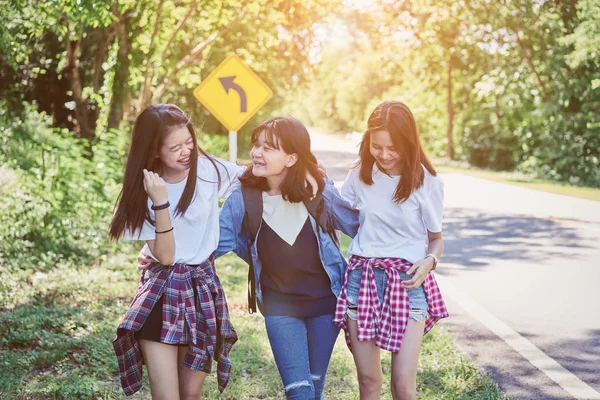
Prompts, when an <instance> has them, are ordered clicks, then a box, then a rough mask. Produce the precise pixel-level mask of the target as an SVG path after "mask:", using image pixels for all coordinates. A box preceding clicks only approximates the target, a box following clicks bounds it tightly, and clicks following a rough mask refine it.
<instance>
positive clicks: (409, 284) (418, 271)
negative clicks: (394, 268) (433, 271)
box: [402, 262, 427, 290]
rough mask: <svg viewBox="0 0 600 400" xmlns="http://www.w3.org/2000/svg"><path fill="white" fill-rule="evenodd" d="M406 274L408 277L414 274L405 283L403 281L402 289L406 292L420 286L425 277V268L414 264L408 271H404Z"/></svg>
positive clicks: (419, 264) (417, 263) (418, 263)
mask: <svg viewBox="0 0 600 400" xmlns="http://www.w3.org/2000/svg"><path fill="white" fill-rule="evenodd" d="M406 273H407V274H409V275H413V274H414V276H413V277H412V278H411V279H409V280H407V281H403V282H402V287H403V288H405V289H407V290H411V289H416V288H418V287H419V286H421V285H422V284H423V281H424V280H425V276H426V275H427V272H426V266H425V265H423V264H422V263H420V262H416V263H414V264H413V266H412V267H410V269H409V270H408V271H406Z"/></svg>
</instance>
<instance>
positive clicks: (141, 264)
mask: <svg viewBox="0 0 600 400" xmlns="http://www.w3.org/2000/svg"><path fill="white" fill-rule="evenodd" d="M137 262H138V263H137V268H138V269H139V270H145V269H148V268H150V265H152V263H153V262H154V260H153V259H152V257H150V256H148V255H146V254H144V253H141V252H140V254H138V257H137Z"/></svg>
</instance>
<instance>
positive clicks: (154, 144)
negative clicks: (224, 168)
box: [109, 104, 221, 239]
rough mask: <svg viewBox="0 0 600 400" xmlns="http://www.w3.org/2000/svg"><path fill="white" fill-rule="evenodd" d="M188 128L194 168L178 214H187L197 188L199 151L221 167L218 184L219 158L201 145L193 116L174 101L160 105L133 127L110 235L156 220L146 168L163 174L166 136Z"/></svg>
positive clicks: (154, 106)
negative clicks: (147, 188)
mask: <svg viewBox="0 0 600 400" xmlns="http://www.w3.org/2000/svg"><path fill="white" fill-rule="evenodd" d="M182 127H186V128H187V129H188V130H189V131H190V134H191V136H192V140H193V142H194V146H193V148H192V152H191V155H190V171H189V175H188V177H187V182H186V184H185V188H184V190H183V194H182V195H181V199H180V200H179V203H178V204H177V207H176V209H175V215H183V214H184V213H185V212H186V210H187V209H188V207H189V206H190V203H191V202H192V199H193V198H194V194H195V191H196V178H197V173H198V153H200V154H202V155H204V156H205V157H207V158H208V159H209V160H210V161H211V162H212V164H213V166H214V167H215V169H216V170H217V177H218V184H219V185H220V182H221V175H220V173H219V169H218V168H217V166H216V164H215V161H214V160H213V159H212V157H210V156H209V155H208V154H207V153H206V152H204V150H202V149H201V148H200V147H199V146H198V141H197V139H196V131H195V129H194V126H193V125H192V123H191V120H190V117H189V116H188V115H187V114H185V113H184V112H183V111H181V109H180V108H179V107H177V106H175V105H173V104H156V105H153V106H150V107H148V108H146V109H145V110H144V111H142V112H141V113H140V115H138V117H137V119H136V120H135V124H134V126H133V135H132V139H131V146H130V148H129V155H128V157H127V163H126V165H125V175H124V177H123V188H122V189H121V193H120V194H119V197H118V199H117V203H116V205H115V213H114V216H113V219H112V222H111V224H110V229H109V236H110V238H111V239H117V238H119V237H120V236H121V234H122V233H123V232H124V231H125V230H130V231H132V232H135V231H137V230H139V229H141V228H142V225H143V224H144V221H149V222H150V223H153V222H152V220H151V219H150V212H149V210H148V205H147V204H148V203H147V202H148V195H147V194H146V191H145V190H144V183H143V179H144V178H143V177H144V175H143V170H144V169H147V170H148V171H153V172H156V173H158V174H159V175H162V173H163V172H164V168H165V166H164V164H163V162H162V161H161V160H160V157H159V154H160V149H161V147H162V145H163V143H164V141H165V138H166V137H167V136H168V135H169V134H171V133H172V132H174V131H175V130H177V129H180V128H182Z"/></svg>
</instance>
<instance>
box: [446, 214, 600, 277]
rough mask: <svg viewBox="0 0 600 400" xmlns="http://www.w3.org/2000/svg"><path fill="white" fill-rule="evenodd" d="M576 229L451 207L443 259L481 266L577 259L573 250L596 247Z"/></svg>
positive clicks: (539, 219) (515, 216)
mask: <svg viewBox="0 0 600 400" xmlns="http://www.w3.org/2000/svg"><path fill="white" fill-rule="evenodd" d="M577 232H578V230H577V229H575V228H572V227H569V226H566V225H565V224H562V223H560V222H556V221H553V220H549V219H542V218H535V217H528V216H519V215H498V214H494V215H490V214H487V213H485V212H482V211H479V210H472V209H464V208H449V209H446V210H445V215H444V242H445V245H446V246H445V249H444V262H449V263H455V264H458V265H462V266H465V267H473V268H478V267H487V266H489V265H491V264H492V263H493V262H494V261H495V260H507V259H513V260H521V261H529V260H530V261H532V262H533V261H537V262H539V261H543V260H546V259H551V258H556V257H569V259H574V258H575V259H576V258H577V252H576V251H574V250H576V249H579V250H581V249H588V248H593V247H594V243H593V242H592V241H591V240H590V239H586V238H584V237H581V236H580V235H579V234H578V233H577Z"/></svg>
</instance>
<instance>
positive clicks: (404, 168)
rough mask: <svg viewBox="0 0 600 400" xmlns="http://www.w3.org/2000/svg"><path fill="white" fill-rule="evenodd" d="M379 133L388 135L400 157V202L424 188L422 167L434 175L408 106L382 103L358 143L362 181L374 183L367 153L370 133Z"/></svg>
mask: <svg viewBox="0 0 600 400" xmlns="http://www.w3.org/2000/svg"><path fill="white" fill-rule="evenodd" d="M378 131H387V132H389V133H390V136H391V138H392V143H394V148H395V149H396V151H397V152H398V154H399V155H400V182H399V183H398V186H397V187H396V191H395V192H394V201H396V202H397V203H400V202H403V201H405V200H407V199H408V198H409V197H410V195H411V194H412V192H414V191H415V190H417V189H418V188H420V187H421V186H422V185H423V180H424V179H425V173H424V171H423V167H425V168H426V169H427V171H429V173H430V174H431V175H433V176H435V175H437V172H436V171H435V169H434V168H433V165H432V164H431V162H430V161H429V159H428V158H427V155H426V154H425V151H424V150H423V146H422V145H421V139H420V138H419V131H418V129H417V123H416V122H415V117H414V116H413V114H412V112H411V111H410V109H409V108H408V106H407V105H406V104H404V103H402V102H400V101H384V102H383V103H381V104H380V105H378V106H377V107H376V108H375V110H373V112H372V113H371V116H370V117H369V121H368V123H367V131H366V132H365V134H364V135H363V138H362V141H361V142H360V150H359V152H358V154H359V157H360V161H359V164H358V167H360V172H359V177H360V180H361V181H362V182H364V183H366V184H367V185H372V184H373V165H374V164H375V158H374V157H373V156H372V155H371V150H370V144H371V133H373V132H378Z"/></svg>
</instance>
